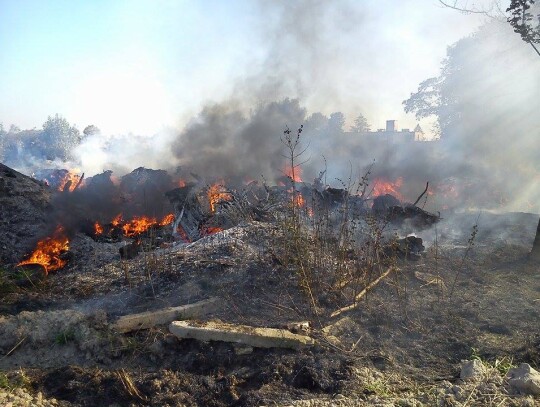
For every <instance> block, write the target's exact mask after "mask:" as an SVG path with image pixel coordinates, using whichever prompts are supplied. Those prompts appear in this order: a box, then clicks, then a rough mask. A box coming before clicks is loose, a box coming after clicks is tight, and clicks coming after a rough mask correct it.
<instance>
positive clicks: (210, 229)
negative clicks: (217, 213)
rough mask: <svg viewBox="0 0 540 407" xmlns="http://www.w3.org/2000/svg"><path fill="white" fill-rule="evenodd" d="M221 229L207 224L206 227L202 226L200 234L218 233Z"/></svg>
mask: <svg viewBox="0 0 540 407" xmlns="http://www.w3.org/2000/svg"><path fill="white" fill-rule="evenodd" d="M222 231H223V229H222V228H219V227H213V226H208V227H204V228H203V230H202V235H203V236H208V235H213V234H214V233H218V232H222Z"/></svg>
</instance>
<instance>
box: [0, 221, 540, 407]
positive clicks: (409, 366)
mask: <svg viewBox="0 0 540 407" xmlns="http://www.w3.org/2000/svg"><path fill="white" fill-rule="evenodd" d="M471 219H472V216H471V217H467V218H466V219H461V220H460V222H461V223H460V222H457V221H455V222H453V223H452V225H451V227H450V226H449V225H448V226H445V225H444V223H443V224H441V225H440V226H439V231H438V233H439V234H438V240H437V243H435V241H434V240H433V239H431V237H427V238H426V240H429V239H431V240H429V241H428V242H426V246H427V247H428V249H427V251H426V253H424V255H423V256H422V258H421V259H419V260H418V261H414V262H413V261H407V260H396V262H397V263H396V264H397V266H398V267H399V272H396V273H394V274H392V275H390V276H388V277H387V278H386V279H385V280H384V281H383V282H381V283H380V284H379V285H378V286H377V287H375V288H374V289H373V290H372V291H370V292H369V293H368V295H367V296H366V297H365V298H364V299H363V300H362V301H361V303H360V305H359V306H358V307H357V308H355V309H354V310H352V311H349V312H347V313H344V314H343V315H341V316H339V317H337V318H330V317H329V314H330V313H331V312H332V311H334V310H335V309H337V308H339V307H341V306H344V305H347V304H348V303H349V299H347V298H339V296H335V295H328V296H327V297H325V296H324V295H323V294H324V293H321V294H320V304H319V309H318V310H317V312H314V311H313V310H312V309H311V308H310V303H309V299H308V298H307V296H306V294H305V291H304V290H303V289H302V288H301V287H300V284H299V281H298V275H297V274H295V273H292V272H291V270H290V269H289V268H287V267H286V265H284V264H283V262H282V261H281V259H280V257H279V255H276V253H277V252H278V250H277V249H276V246H277V243H276V242H275V239H276V235H275V231H274V229H273V226H272V225H265V224H247V225H244V226H241V227H240V228H234V229H231V230H229V231H225V232H221V233H218V234H216V235H214V237H211V238H207V239H206V240H205V239H203V241H199V242H198V243H196V244H194V245H191V246H188V247H183V248H177V247H176V248H175V247H173V248H164V249H159V250H157V251H154V250H151V251H150V250H149V251H148V252H144V253H142V254H141V255H139V256H138V257H137V258H135V259H133V260H129V261H120V260H119V259H117V258H116V257H115V256H116V255H117V250H118V244H105V243H99V242H95V241H93V240H91V239H89V238H88V237H86V236H82V235H81V236H77V237H76V238H75V239H74V240H73V242H72V243H73V244H72V249H71V251H72V260H71V261H70V263H69V265H68V266H67V267H66V268H65V269H63V270H60V271H58V272H56V273H52V274H50V275H49V276H48V278H47V279H43V280H41V281H39V282H36V283H35V285H33V286H31V287H18V288H17V289H15V290H13V291H11V292H9V293H7V294H5V295H3V296H2V299H1V301H0V303H1V304H0V305H1V307H2V308H1V309H2V313H3V314H4V315H7V316H8V315H17V314H19V313H21V312H22V311H38V310H40V311H51V310H57V309H80V310H85V311H87V312H95V311H105V312H106V313H107V315H108V316H109V318H114V317H115V316H117V315H120V314H128V313H133V312H141V311H145V310H151V309H158V308H163V307H165V306H175V305H181V304H185V303H190V302H194V301H197V300H199V299H203V298H208V297H211V296H215V295H217V296H220V297H222V298H223V299H224V300H225V301H224V306H223V309H221V310H219V311H217V312H216V313H215V314H213V315H211V316H210V317H209V318H212V319H220V320H222V321H225V322H231V323H245V324H251V325H257V326H270V327H283V326H285V325H286V324H287V323H289V322H294V321H303V320H309V321H310V322H311V323H312V326H313V331H312V332H311V333H310V334H311V335H312V336H313V337H315V338H317V339H319V345H317V346H315V347H313V348H309V349H303V350H300V351H292V350H279V349H253V350H252V352H251V353H249V352H248V353H245V352H242V349H241V348H238V347H237V346H234V345H232V344H228V343H221V342H210V343H201V342H198V341H195V340H178V339H176V338H175V337H173V336H172V335H170V334H169V333H168V332H167V329H166V327H158V328H155V329H152V330H149V331H141V332H136V333H132V334H125V335H120V334H110V333H109V334H108V335H106V336H104V338H101V339H100V342H98V343H99V346H97V347H96V348H95V349H92V350H91V351H88V350H83V347H82V346H81V344H79V343H77V341H73V342H68V343H53V342H50V343H45V344H44V345H43V344H42V345H41V346H42V349H41V351H40V352H41V353H38V351H37V350H36V349H35V348H34V346H33V344H26V343H23V344H22V345H21V346H20V347H19V348H17V349H16V350H14V351H13V352H12V353H10V354H9V355H6V352H4V354H3V355H2V356H0V369H1V370H2V371H7V372H10V371H15V370H18V369H21V368H22V369H24V371H25V374H26V376H27V377H28V384H27V386H28V388H29V389H30V391H31V392H33V393H36V392H42V393H43V395H44V396H45V397H46V398H49V399H50V398H55V399H57V400H58V403H59V405H65V406H72V405H73V406H97V405H111V404H115V403H116V404H117V405H121V406H124V405H126V406H127V405H136V406H145V405H152V406H165V405H171V406H175V405H187V406H230V405H236V406H257V405H287V404H289V403H290V402H291V400H301V399H312V398H318V397H324V398H330V399H331V398H332V397H336V396H337V395H346V396H347V397H352V398H354V399H356V400H359V401H360V400H369V399H370V397H371V396H373V394H374V393H377V392H378V390H377V389H376V388H375V389H374V388H373V386H368V385H366V381H365V380H364V379H365V378H363V377H362V374H365V371H363V370H361V369H362V368H368V369H371V370H372V371H376V372H379V373H380V374H382V375H383V376H384V377H394V378H395V376H396V375H398V376H399V379H397V380H396V379H392V380H393V381H391V385H389V386H388V394H386V391H385V393H384V394H379V395H384V396H387V397H399V396H401V395H404V396H405V395H406V396H408V397H409V396H411V394H414V393H415V392H419V391H420V390H421V389H425V388H428V387H429V386H433V385H435V384H436V383H438V382H440V381H442V380H448V381H450V382H456V381H457V379H458V377H459V364H460V361H461V360H464V359H470V358H471V355H472V354H473V353H474V354H475V355H478V356H480V357H481V358H482V359H484V360H487V361H495V360H496V359H501V358H503V357H507V358H511V360H512V361H513V363H515V364H519V363H522V362H526V363H529V364H531V366H533V367H535V368H538V367H539V366H540V328H539V327H540V302H539V299H540V265H538V264H536V263H532V262H530V261H529V260H528V258H527V254H528V251H529V250H530V245H531V244H532V240H533V238H534V227H535V225H536V223H537V221H536V219H537V218H536V217H535V216H533V215H527V216H525V215H519V216H514V215H510V214H508V215H502V217H501V218H498V220H499V221H500V220H501V219H504V221H503V222H499V221H498V222H494V226H490V230H489V231H484V230H483V229H482V227H480V229H479V230H480V232H479V234H478V236H476V239H475V241H474V244H473V245H468V243H467V240H468V238H469V234H470V227H471V226H472V224H473V223H472V222H470V221H471ZM473 222H474V221H473ZM456 225H458V226H457V227H458V229H460V233H459V234H458V235H456V234H455V233H454V232H453V231H454V230H455V229H456ZM499 227H501V229H500V230H498V229H497V228H499ZM430 233H432V231H427V232H424V235H425V236H431V235H430ZM418 235H419V236H422V232H420V233H418ZM469 246H470V247H469ZM452 286H453V287H454V288H453V290H452ZM343 318H345V320H344V321H345V323H344V324H343V325H342V326H339V321H340V320H343ZM336 323H337V324H336ZM332 324H335V327H334V329H333V331H332V335H333V336H335V337H336V338H337V339H338V341H339V342H338V343H329V342H328V341H326V340H324V338H323V336H322V335H321V329H322V328H323V327H325V326H328V325H332ZM43 346H45V347H50V349H51V352H52V351H54V352H58V354H59V355H60V356H59V357H58V358H53V360H45V359H40V357H41V356H40V355H42V354H43V352H46V349H45V350H44V349H43ZM85 352H86V354H85ZM32 355H35V358H34V359H33V361H32V362H28V361H29V360H32ZM362 372H364V373H362ZM422 391H423V390H422Z"/></svg>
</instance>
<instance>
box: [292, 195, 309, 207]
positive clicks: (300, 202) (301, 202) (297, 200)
mask: <svg viewBox="0 0 540 407" xmlns="http://www.w3.org/2000/svg"><path fill="white" fill-rule="evenodd" d="M305 205H306V200H305V199H304V197H303V196H302V194H300V193H297V194H296V195H295V196H294V206H296V207H297V208H302V207H304V206H305Z"/></svg>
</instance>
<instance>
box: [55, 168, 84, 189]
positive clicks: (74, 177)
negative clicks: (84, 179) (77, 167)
mask: <svg viewBox="0 0 540 407" xmlns="http://www.w3.org/2000/svg"><path fill="white" fill-rule="evenodd" d="M80 179H81V176H80V175H78V174H76V173H74V172H68V173H67V174H66V176H65V177H64V178H62V180H61V181H60V184H59V186H58V190H59V191H63V190H64V188H65V187H66V184H67V183H68V182H71V184H70V185H69V192H73V191H74V190H75V187H77V184H78V183H79V181H80Z"/></svg>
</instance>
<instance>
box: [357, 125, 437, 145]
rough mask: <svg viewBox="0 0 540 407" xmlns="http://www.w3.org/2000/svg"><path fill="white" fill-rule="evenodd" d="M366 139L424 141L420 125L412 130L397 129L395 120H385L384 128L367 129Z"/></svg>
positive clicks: (395, 142)
mask: <svg viewBox="0 0 540 407" xmlns="http://www.w3.org/2000/svg"><path fill="white" fill-rule="evenodd" d="M365 137H366V139H367V141H370V142H374V143H381V142H384V143H385V144H402V143H412V142H415V141H425V140H426V138H425V134H424V131H423V130H422V128H421V127H420V125H419V124H418V125H416V127H415V128H414V130H412V131H411V130H409V129H401V130H398V125H397V120H387V121H386V128H385V129H378V130H377V131H368V132H366V133H365Z"/></svg>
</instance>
